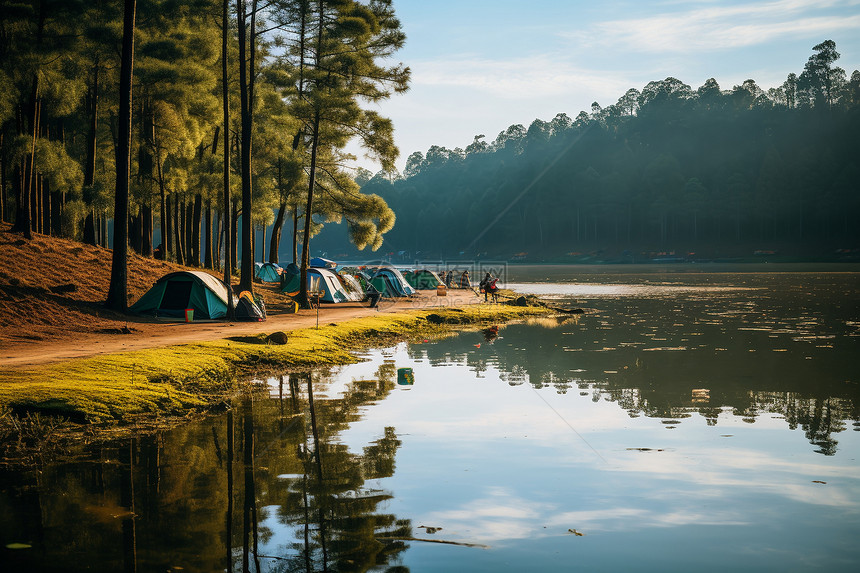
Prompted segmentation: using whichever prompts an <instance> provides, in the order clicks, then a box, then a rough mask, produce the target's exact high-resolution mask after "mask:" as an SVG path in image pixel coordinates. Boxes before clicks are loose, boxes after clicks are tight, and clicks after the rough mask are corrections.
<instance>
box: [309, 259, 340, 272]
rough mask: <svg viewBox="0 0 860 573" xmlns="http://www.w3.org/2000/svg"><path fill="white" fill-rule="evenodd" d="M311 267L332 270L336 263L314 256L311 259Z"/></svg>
mask: <svg viewBox="0 0 860 573" xmlns="http://www.w3.org/2000/svg"><path fill="white" fill-rule="evenodd" d="M311 268H315V269H331V270H334V269H336V268H337V263H336V262H334V261H330V260H329V259H324V258H322V257H314V258H312V259H311Z"/></svg>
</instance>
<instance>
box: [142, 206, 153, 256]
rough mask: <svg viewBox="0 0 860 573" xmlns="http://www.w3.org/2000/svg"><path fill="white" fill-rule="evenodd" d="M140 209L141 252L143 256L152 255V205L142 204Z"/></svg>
mask: <svg viewBox="0 0 860 573" xmlns="http://www.w3.org/2000/svg"><path fill="white" fill-rule="evenodd" d="M140 211H141V214H140V216H141V219H142V220H141V232H142V236H141V247H142V248H141V252H140V254H142V255H143V256H144V257H151V256H152V207H150V206H149V205H144V206H143V207H141V208H140Z"/></svg>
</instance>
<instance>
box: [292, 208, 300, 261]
mask: <svg viewBox="0 0 860 573" xmlns="http://www.w3.org/2000/svg"><path fill="white" fill-rule="evenodd" d="M298 260H299V208H298V207H297V206H296V207H293V264H294V265H295V264H298Z"/></svg>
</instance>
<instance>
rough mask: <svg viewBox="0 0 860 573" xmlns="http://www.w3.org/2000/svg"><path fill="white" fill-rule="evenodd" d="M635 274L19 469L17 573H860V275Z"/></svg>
mask: <svg viewBox="0 0 860 573" xmlns="http://www.w3.org/2000/svg"><path fill="white" fill-rule="evenodd" d="M839 268H840V269H845V268H846V267H839ZM747 269H748V267H747ZM623 270H624V271H625V272H621V271H619V270H616V271H614V272H612V273H609V274H607V273H606V272H605V271H604V270H603V269H600V272H596V271H594V270H593V269H588V268H585V269H583V268H581V267H579V268H571V267H540V268H525V267H521V268H516V269H511V270H510V271H509V275H508V286H513V287H514V288H516V289H517V290H519V291H522V292H533V293H536V294H540V295H542V296H545V297H552V298H554V299H556V300H557V302H558V304H560V305H569V306H577V307H583V308H585V309H586V310H587V312H586V314H585V315H584V316H581V317H575V319H570V318H569V319H566V320H565V319H554V318H553V319H540V320H534V321H530V322H528V323H525V324H515V325H507V326H503V327H502V328H500V329H499V330H498V332H493V331H487V332H472V333H463V334H460V335H458V336H455V337H452V338H447V339H442V340H427V341H425V342H424V343H421V344H412V345H405V344H402V345H399V346H397V347H393V348H385V349H379V350H375V351H371V352H368V353H367V355H366V358H367V360H366V361H365V362H362V363H360V364H356V365H351V366H347V367H342V368H338V369H333V370H325V371H317V372H313V373H298V374H295V373H294V374H285V375H283V376H274V377H272V378H269V379H267V380H264V381H261V383H262V384H264V385H265V386H266V388H267V392H264V393H262V394H257V395H253V396H251V395H249V396H247V397H245V398H244V399H240V400H238V401H237V403H236V404H235V406H234V408H233V409H232V410H231V411H230V412H229V413H224V414H222V415H220V416H213V417H211V418H208V419H206V420H205V421H202V422H195V423H191V424H188V425H185V426H183V427H181V428H178V429H176V430H173V431H170V432H163V433H160V434H158V435H156V436H148V437H144V438H138V439H135V440H131V441H126V442H122V443H117V444H111V445H109V446H104V447H100V448H98V449H91V450H89V451H87V452H84V457H82V458H80V459H77V460H75V461H69V462H66V463H54V464H51V465H49V466H47V467H45V468H44V470H43V471H42V472H40V473H37V474H35V473H20V472H6V473H3V474H0V544H2V545H3V546H6V545H7V544H11V543H22V544H26V545H30V546H31V548H29V549H27V548H24V549H8V548H5V549H0V551H2V552H0V565H2V566H0V570H3V571H5V570H7V569H6V567H5V566H6V565H9V570H30V571H119V570H129V571H131V570H137V571H171V570H175V571H179V570H182V571H227V570H229V571H242V570H243V568H247V570H249V571H256V570H260V571H366V570H374V571H391V572H395V571H397V572H402V571H416V572H417V571H578V570H581V571H630V570H637V571H689V570H697V571H726V570H730V571H855V570H857V568H858V567H860V546H858V544H857V539H858V534H860V461H859V460H860V412H858V404H860V369H858V366H857V357H858V356H860V293H858V286H860V274H858V273H854V272H837V273H834V272H821V271H816V272H798V271H797V269H791V268H790V269H788V270H789V271H790V272H776V273H775V272H742V273H738V272H701V271H699V272H665V271H663V270H660V271H658V272H655V269H653V268H651V269H637V268H626V269H623ZM684 270H685V271H687V270H688V269H687V268H685V269H684ZM707 270H711V269H707ZM729 270H731V269H729ZM401 368H411V369H412V373H413V377H414V383H409V382H410V380H409V379H407V378H405V377H404V376H398V369H401ZM180 568H181V569H180Z"/></svg>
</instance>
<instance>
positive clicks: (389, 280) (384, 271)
mask: <svg viewBox="0 0 860 573" xmlns="http://www.w3.org/2000/svg"><path fill="white" fill-rule="evenodd" d="M361 274H362V276H363V278H364V279H365V281H367V282H369V283H370V284H371V285H373V287H374V288H375V289H376V290H378V291H379V292H380V293H382V294H383V296H389V297H401V296H410V295H413V294H415V289H414V288H412V287H411V286H410V285H409V283H408V282H406V279H405V278H403V275H402V274H401V273H400V271H398V270H397V269H395V268H392V267H375V268H366V269H364V270H362V271H361Z"/></svg>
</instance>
